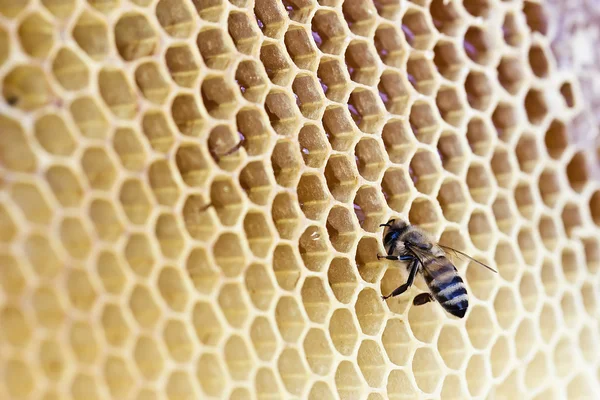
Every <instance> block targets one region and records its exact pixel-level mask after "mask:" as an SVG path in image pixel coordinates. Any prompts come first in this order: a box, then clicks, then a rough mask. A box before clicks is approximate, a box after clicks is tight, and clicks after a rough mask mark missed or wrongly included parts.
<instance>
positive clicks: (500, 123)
mask: <svg viewBox="0 0 600 400" xmlns="http://www.w3.org/2000/svg"><path fill="white" fill-rule="evenodd" d="M521 113H522V110H521V109H517V108H516V107H514V106H513V104H511V103H507V102H500V103H498V105H497V106H496V109H495V110H494V113H493V114H492V122H493V124H494V127H495V128H496V134H497V135H498V138H499V139H500V140H502V141H504V142H510V140H511V139H512V137H513V135H514V134H515V133H516V131H517V128H518V125H519V123H520V122H521V118H520V114H521Z"/></svg>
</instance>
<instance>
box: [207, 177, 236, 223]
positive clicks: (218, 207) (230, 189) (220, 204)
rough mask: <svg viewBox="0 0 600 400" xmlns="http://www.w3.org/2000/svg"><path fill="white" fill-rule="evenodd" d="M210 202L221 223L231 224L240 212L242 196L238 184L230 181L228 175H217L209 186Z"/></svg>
mask: <svg viewBox="0 0 600 400" xmlns="http://www.w3.org/2000/svg"><path fill="white" fill-rule="evenodd" d="M210 204H211V205H212V207H213V208H214V210H215V211H216V212H217V215H218V216H219V219H220V220H221V223H222V224H224V225H228V226H230V225H233V224H234V223H235V222H236V221H237V220H238V218H239V217H240V216H241V212H242V197H241V193H240V190H239V186H238V185H236V184H235V183H234V182H232V181H231V180H230V179H229V177H226V176H221V177H217V178H216V179H214V180H213V182H212V185H211V187H210Z"/></svg>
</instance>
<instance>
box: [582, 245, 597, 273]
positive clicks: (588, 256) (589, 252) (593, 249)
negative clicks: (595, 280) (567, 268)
mask: <svg viewBox="0 0 600 400" xmlns="http://www.w3.org/2000/svg"><path fill="white" fill-rule="evenodd" d="M581 241H582V242H583V247H584V250H585V263H586V267H587V269H588V271H589V272H590V273H594V274H595V273H597V272H598V270H599V269H600V244H599V243H598V240H597V239H595V238H591V237H587V238H583V239H581Z"/></svg>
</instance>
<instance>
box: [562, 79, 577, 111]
mask: <svg viewBox="0 0 600 400" xmlns="http://www.w3.org/2000/svg"><path fill="white" fill-rule="evenodd" d="M560 94H561V96H562V97H563V100H564V101H565V104H566V105H567V107H569V108H574V107H575V101H576V96H575V94H574V92H573V87H572V85H571V82H565V83H563V84H562V85H561V86H560Z"/></svg>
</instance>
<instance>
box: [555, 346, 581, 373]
mask: <svg viewBox="0 0 600 400" xmlns="http://www.w3.org/2000/svg"><path fill="white" fill-rule="evenodd" d="M576 354H577V347H576V346H575V344H574V343H573V342H572V341H571V340H570V339H569V338H567V337H563V338H561V339H560V340H559V341H558V343H556V344H555V346H554V357H553V359H554V367H555V368H556V372H557V373H558V376H559V377H565V376H567V375H569V373H571V372H572V371H573V369H574V367H575V362H576V361H575V359H574V357H575V355H576Z"/></svg>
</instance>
